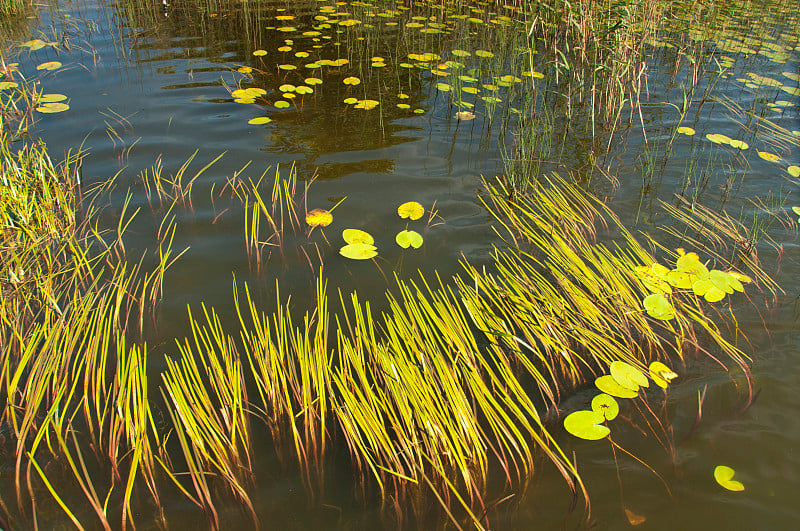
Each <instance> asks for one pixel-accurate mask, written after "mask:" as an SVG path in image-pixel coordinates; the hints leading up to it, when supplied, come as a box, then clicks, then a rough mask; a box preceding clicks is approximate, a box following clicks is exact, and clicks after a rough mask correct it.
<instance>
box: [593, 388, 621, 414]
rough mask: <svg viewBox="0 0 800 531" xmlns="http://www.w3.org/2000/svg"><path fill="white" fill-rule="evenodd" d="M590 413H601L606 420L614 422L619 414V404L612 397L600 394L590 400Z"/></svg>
mask: <svg viewBox="0 0 800 531" xmlns="http://www.w3.org/2000/svg"><path fill="white" fill-rule="evenodd" d="M592 411H595V412H597V413H602V414H603V416H604V417H605V419H606V420H614V419H615V418H617V415H618V414H619V404H618V403H617V401H616V400H614V397H613V396H611V395H607V394H605V393H601V394H599V395H597V396H596V397H594V398H593V399H592Z"/></svg>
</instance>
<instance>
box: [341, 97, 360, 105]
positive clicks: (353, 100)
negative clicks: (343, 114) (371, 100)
mask: <svg viewBox="0 0 800 531" xmlns="http://www.w3.org/2000/svg"><path fill="white" fill-rule="evenodd" d="M344 102H345V103H346V104H348V105H353V104H356V103H358V98H345V99H344Z"/></svg>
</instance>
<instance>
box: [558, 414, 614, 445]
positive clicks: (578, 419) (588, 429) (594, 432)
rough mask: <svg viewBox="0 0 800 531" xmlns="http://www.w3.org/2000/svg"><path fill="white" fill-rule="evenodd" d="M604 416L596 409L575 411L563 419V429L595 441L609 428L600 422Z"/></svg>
mask: <svg viewBox="0 0 800 531" xmlns="http://www.w3.org/2000/svg"><path fill="white" fill-rule="evenodd" d="M604 421H605V417H604V416H603V414H602V413H600V412H598V411H575V412H573V413H570V414H569V415H567V418H565V419H564V429H566V430H567V431H568V432H570V433H571V434H572V435H574V436H575V437H579V438H581V439H586V440H589V441H597V440H599V439H602V438H604V437H606V436H607V435H608V434H609V433H611V430H610V429H608V426H604V425H603V424H602V423H603V422H604Z"/></svg>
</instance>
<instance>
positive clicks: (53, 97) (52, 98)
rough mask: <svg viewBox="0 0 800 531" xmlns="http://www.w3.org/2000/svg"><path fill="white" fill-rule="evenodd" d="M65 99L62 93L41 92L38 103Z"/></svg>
mask: <svg viewBox="0 0 800 531" xmlns="http://www.w3.org/2000/svg"><path fill="white" fill-rule="evenodd" d="M65 99H67V97H66V96H64V95H63V94H42V95H41V96H39V103H55V102H57V101H64V100H65Z"/></svg>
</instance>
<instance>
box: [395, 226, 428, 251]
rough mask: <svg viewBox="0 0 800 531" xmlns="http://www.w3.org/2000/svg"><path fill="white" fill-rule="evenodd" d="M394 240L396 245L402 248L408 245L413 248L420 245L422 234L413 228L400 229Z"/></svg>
mask: <svg viewBox="0 0 800 531" xmlns="http://www.w3.org/2000/svg"><path fill="white" fill-rule="evenodd" d="M395 241H396V242H397V245H399V246H400V247H402V248H403V249H408V248H409V246H410V247H413V248H414V249H419V248H420V247H422V235H420V233H418V232H417V231H413V230H401V231H400V232H398V233H397V236H395Z"/></svg>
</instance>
